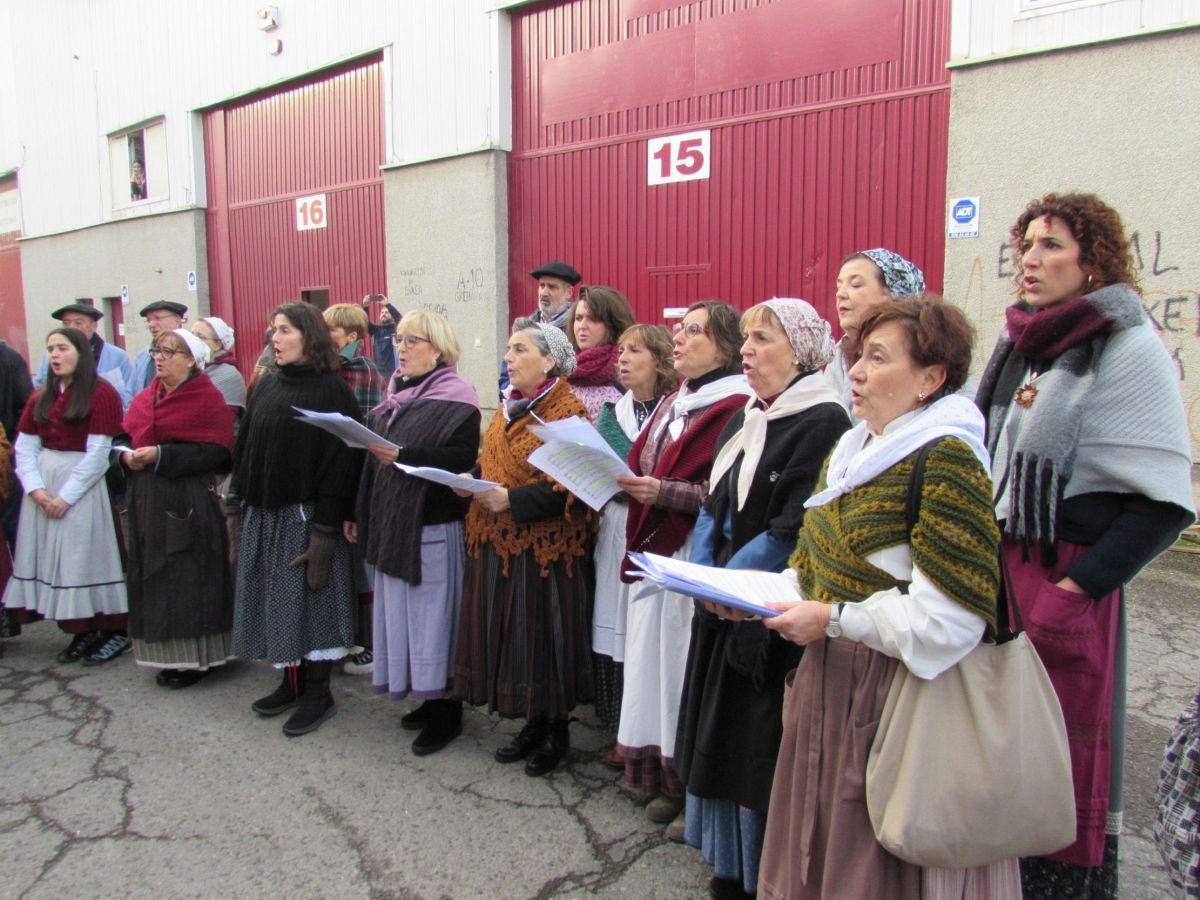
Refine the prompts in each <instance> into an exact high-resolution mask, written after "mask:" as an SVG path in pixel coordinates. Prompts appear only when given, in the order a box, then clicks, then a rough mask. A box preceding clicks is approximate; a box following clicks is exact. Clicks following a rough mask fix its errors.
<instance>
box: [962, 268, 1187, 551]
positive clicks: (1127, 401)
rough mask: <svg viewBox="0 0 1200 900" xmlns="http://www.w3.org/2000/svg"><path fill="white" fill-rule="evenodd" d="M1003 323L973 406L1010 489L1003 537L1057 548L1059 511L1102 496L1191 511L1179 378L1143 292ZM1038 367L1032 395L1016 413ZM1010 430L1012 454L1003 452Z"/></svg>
mask: <svg viewBox="0 0 1200 900" xmlns="http://www.w3.org/2000/svg"><path fill="white" fill-rule="evenodd" d="M1006 317H1007V320H1008V329H1007V332H1006V333H1005V334H1003V335H1001V337H1000V339H999V341H998V342H997V344H996V349H995V351H994V352H993V353H992V358H991V360H990V361H989V362H988V365H987V369H986V370H985V371H984V374H983V379H982V381H981V382H980V385H979V393H978V396H977V398H976V402H977V404H978V406H979V408H980V410H982V412H983V414H984V415H985V416H986V417H987V446H988V450H989V451H990V452H991V453H992V456H993V459H994V464H993V475H994V477H995V480H996V484H997V485H998V486H1000V485H1001V484H1007V487H1008V491H1009V497H1010V506H1009V515H1008V516H1007V518H1006V524H1005V532H1006V533H1007V534H1009V535H1010V536H1011V537H1013V538H1014V539H1016V540H1020V541H1022V542H1023V543H1025V544H1030V543H1040V544H1041V545H1042V546H1043V547H1045V548H1051V547H1053V545H1054V542H1055V539H1056V531H1057V517H1058V510H1059V506H1060V504H1061V503H1062V501H1063V500H1064V499H1065V498H1067V497H1073V496H1078V495H1080V494H1084V493H1090V492H1097V491H1112V492H1117V493H1125V494H1140V495H1142V496H1145V497H1149V498H1150V499H1152V500H1158V501H1164V502H1168V503H1174V504H1176V505H1178V506H1180V507H1182V508H1183V509H1186V510H1189V511H1190V510H1192V508H1193V500H1192V490H1191V440H1190V437H1189V435H1188V428H1187V418H1186V414H1185V412H1184V409H1183V401H1182V399H1181V397H1180V393H1179V384H1178V379H1177V376H1176V373H1175V370H1174V366H1173V365H1172V363H1171V360H1170V358H1169V357H1168V356H1167V352H1166V349H1165V348H1164V347H1163V345H1162V343H1161V341H1159V340H1158V338H1157V336H1156V335H1155V334H1154V333H1153V331H1152V330H1151V327H1150V325H1149V323H1148V321H1147V319H1146V315H1145V312H1144V310H1143V308H1142V303H1141V298H1140V297H1139V296H1138V294H1137V293H1136V292H1135V291H1134V290H1133V289H1132V288H1130V287H1128V286H1126V285H1123V284H1116V285H1110V286H1108V287H1105V288H1101V289H1100V290H1098V291H1095V292H1093V293H1091V294H1088V295H1086V296H1084V297H1081V298H1079V299H1077V300H1071V301H1068V302H1066V303H1063V304H1061V305H1059V306H1055V307H1051V308H1048V309H1042V310H1035V309H1034V308H1032V307H1030V306H1027V305H1026V304H1024V303H1017V304H1015V305H1013V306H1011V307H1009V308H1008V310H1007V312H1006ZM1031 369H1032V370H1033V371H1037V372H1040V373H1041V375H1040V376H1039V377H1038V378H1037V380H1036V381H1035V382H1033V383H1034V385H1035V386H1036V388H1037V394H1036V396H1034V398H1033V402H1032V404H1031V405H1030V407H1029V408H1028V409H1019V408H1015V406H1014V399H1015V395H1016V393H1017V391H1018V389H1020V388H1021V387H1022V385H1023V384H1025V382H1026V381H1027V380H1028V378H1029V375H1030V372H1031ZM1010 419H1011V420H1012V421H1010ZM1018 419H1019V422H1018V421H1017V420H1018ZM1014 424H1017V425H1018V429H1017V430H1016V433H1015V435H1013V433H1012V431H1011V430H1010V429H1012V427H1013V425H1014ZM1005 430H1009V438H1011V439H1008V438H1006V440H1007V443H1008V446H1007V448H1006V449H1007V453H1001V454H997V452H996V451H997V445H998V443H999V442H1000V438H1001V433H1002V431H1005ZM1002 449H1003V448H1002Z"/></svg>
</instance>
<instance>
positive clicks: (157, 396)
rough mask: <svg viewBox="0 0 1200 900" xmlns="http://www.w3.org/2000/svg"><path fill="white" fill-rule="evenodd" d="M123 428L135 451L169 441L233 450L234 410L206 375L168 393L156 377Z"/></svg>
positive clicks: (127, 415) (135, 403) (131, 408)
mask: <svg viewBox="0 0 1200 900" xmlns="http://www.w3.org/2000/svg"><path fill="white" fill-rule="evenodd" d="M121 427H122V428H123V429H124V430H125V431H126V433H128V435H129V437H130V439H131V440H132V441H133V446H134V449H135V450H136V449H137V448H139V447H153V446H155V445H157V444H164V443H168V442H170V441H182V442H185V443H195V444H220V445H221V446H222V447H225V448H226V449H228V450H232V449H233V410H232V409H230V407H229V405H228V404H226V402H225V398H224V397H223V396H222V394H221V392H220V391H219V390H217V386H216V385H214V384H213V383H212V379H210V378H209V377H208V376H207V375H204V374H200V375H197V376H195V377H194V378H189V379H188V380H187V381H185V382H184V383H183V384H181V385H179V387H177V388H175V390H173V391H170V392H168V391H167V390H166V388H164V387H163V386H162V383H161V382H160V381H159V380H158V378H157V377H155V378H154V380H153V381H151V382H150V386H149V387H148V388H146V389H145V390H144V391H142V392H141V393H139V394H138V395H137V396H136V397H134V398H133V403H131V404H130V405H129V412H127V413H125V419H124V420H123V421H122V422H121Z"/></svg>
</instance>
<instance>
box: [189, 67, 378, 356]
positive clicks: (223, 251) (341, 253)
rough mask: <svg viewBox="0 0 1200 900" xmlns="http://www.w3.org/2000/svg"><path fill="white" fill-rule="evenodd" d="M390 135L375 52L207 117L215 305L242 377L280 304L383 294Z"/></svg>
mask: <svg viewBox="0 0 1200 900" xmlns="http://www.w3.org/2000/svg"><path fill="white" fill-rule="evenodd" d="M383 134H384V133H383V94H382V84H381V78H380V58H379V56H378V55H377V54H376V55H375V56H372V57H370V58H368V59H365V60H358V61H356V62H354V63H352V64H349V65H346V66H342V67H340V68H338V69H335V70H332V71H328V72H322V73H319V74H317V75H314V76H312V77H309V78H306V79H304V80H302V81H300V82H296V83H292V84H289V85H285V86H283V87H281V88H276V89H273V90H271V91H270V92H269V93H265V94H260V95H255V96H253V97H250V98H247V99H245V100H239V101H237V102H236V103H232V104H229V105H227V106H223V107H220V108H218V109H213V110H209V111H207V112H206V113H205V115H204V141H205V166H206V172H207V176H208V191H209V204H208V214H207V228H208V261H209V266H208V268H209V288H210V291H211V296H212V308H213V312H214V314H215V315H219V316H221V317H223V318H225V319H227V320H229V321H231V322H232V324H233V326H234V328H235V330H236V332H237V336H238V341H237V347H236V349H237V358H238V364H239V365H240V366H241V367H242V369H243V371H244V372H246V371H249V368H250V367H251V366H252V365H253V363H254V360H255V359H256V358H257V357H258V355H259V352H260V350H261V349H262V344H261V339H262V335H263V332H264V330H265V329H266V326H267V316H268V314H269V313H270V311H271V309H272V308H273V307H275V306H277V305H279V304H280V303H285V302H288V301H291V300H299V299H301V294H302V292H303V291H305V290H309V289H311V288H312V286H314V285H319V286H321V288H322V289H326V290H328V297H329V302H330V303H357V302H359V301H360V300H361V299H362V297H363V296H364V295H366V294H370V293H376V292H379V291H382V290H383V289H384V286H385V285H386V283H387V278H386V275H387V272H386V266H385V260H384V232H383V178H382V175H381V173H380V168H379V167H380V166H381V165H382V164H383V160H384V136H383ZM317 198H320V199H319V200H318V199H317Z"/></svg>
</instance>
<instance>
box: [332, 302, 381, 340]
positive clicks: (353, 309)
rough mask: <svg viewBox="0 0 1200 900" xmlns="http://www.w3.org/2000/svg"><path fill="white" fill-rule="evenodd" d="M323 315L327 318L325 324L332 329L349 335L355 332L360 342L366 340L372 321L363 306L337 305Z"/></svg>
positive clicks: (351, 304)
mask: <svg viewBox="0 0 1200 900" xmlns="http://www.w3.org/2000/svg"><path fill="white" fill-rule="evenodd" d="M322 315H323V316H324V317H325V324H326V325H328V326H329V327H330V328H340V329H342V331H344V332H346V333H347V334H349V333H350V332H352V331H353V332H354V333H355V334H357V335H358V338H359V340H365V339H366V337H367V326H368V325H370V322H371V320H370V319H368V318H367V314H366V312H365V311H364V310H363V308H362V307H361V306H355V305H354V304H353V303H335V304H333V306H331V307H329V308H328V309H327V310H325V312H324V313H322Z"/></svg>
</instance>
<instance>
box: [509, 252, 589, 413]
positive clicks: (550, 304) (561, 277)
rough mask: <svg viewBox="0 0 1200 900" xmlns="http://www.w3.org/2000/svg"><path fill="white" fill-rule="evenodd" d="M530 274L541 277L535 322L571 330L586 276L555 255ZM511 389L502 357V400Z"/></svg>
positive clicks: (538, 282)
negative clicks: (573, 310) (574, 306)
mask: <svg viewBox="0 0 1200 900" xmlns="http://www.w3.org/2000/svg"><path fill="white" fill-rule="evenodd" d="M529 274H530V276H532V277H533V278H535V279H536V280H537V300H538V305H537V309H535V310H534V311H533V312H532V313H530V314H529V318H531V319H533V321H535V322H541V323H543V324H546V325H553V326H554V327H555V328H558V329H559V330H561V331H562V332H563V333H564V334H567V328H568V324H567V312H568V310H570V308H571V301H572V300H573V299H574V296H573V294H574V292H575V285H577V284H579V282H580V281H582V280H583V276H582V275H580V274H579V273H578V272H577V271H575V269H574V268H572V267H571V266H569V265H567V264H566V263H565V262H563V261H562V260H561V259H552V260H550V262H548V263H543V264H542V265H540V266H538V267H537V268H536V269H534V270H533V271H532V272H530V273H529ZM567 337H570V335H569V334H567ZM507 389H508V366H507V365H505V363H504V361H503V360H501V362H500V399H501V400H503V399H504V392H505V391H506V390H507Z"/></svg>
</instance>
